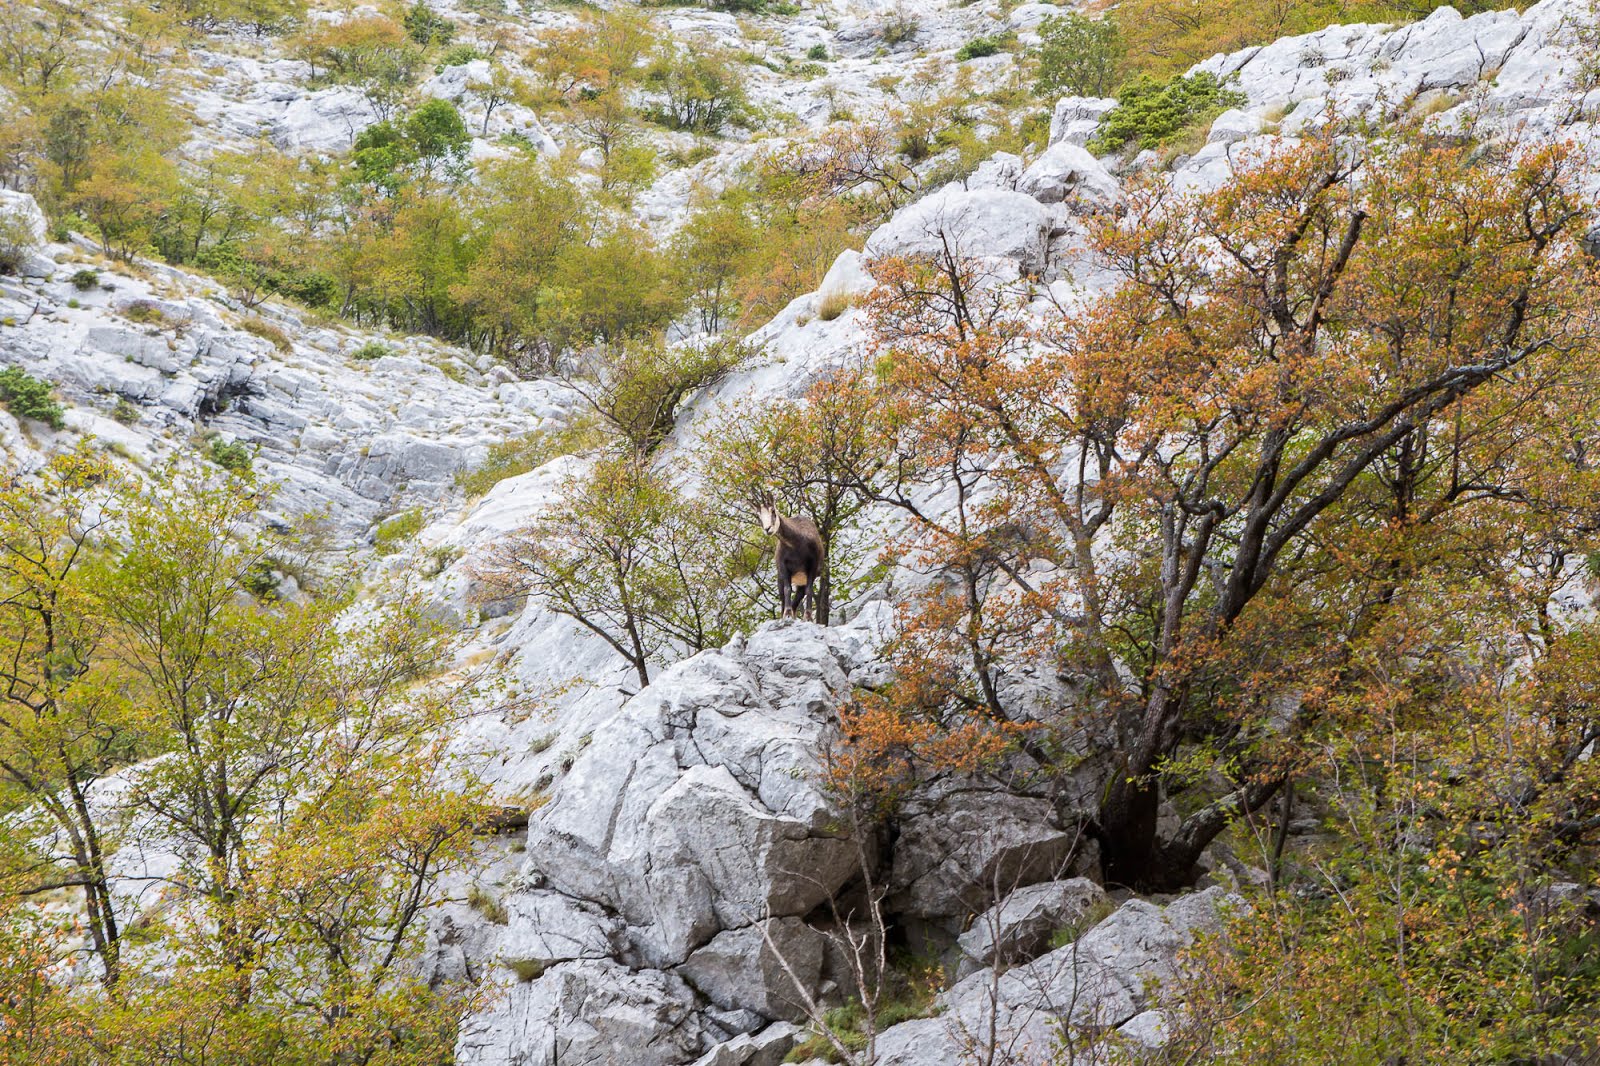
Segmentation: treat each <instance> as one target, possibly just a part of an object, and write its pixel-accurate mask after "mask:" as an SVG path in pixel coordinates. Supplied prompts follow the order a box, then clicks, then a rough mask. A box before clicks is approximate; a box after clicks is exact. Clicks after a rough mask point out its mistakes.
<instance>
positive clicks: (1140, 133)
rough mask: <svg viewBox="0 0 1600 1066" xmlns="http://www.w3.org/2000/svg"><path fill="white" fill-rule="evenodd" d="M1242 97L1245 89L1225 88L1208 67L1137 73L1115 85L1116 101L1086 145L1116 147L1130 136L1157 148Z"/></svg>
mask: <svg viewBox="0 0 1600 1066" xmlns="http://www.w3.org/2000/svg"><path fill="white" fill-rule="evenodd" d="M1245 102H1246V100H1245V96H1244V94H1243V93H1240V92H1237V91H1235V90H1232V89H1229V88H1227V87H1226V86H1225V85H1224V84H1223V83H1222V82H1221V81H1219V80H1218V79H1217V77H1216V75H1214V74H1210V73H1200V74H1195V75H1193V76H1191V77H1178V78H1173V79H1172V80H1170V81H1157V80H1155V79H1154V78H1149V77H1140V78H1136V79H1134V80H1133V81H1130V82H1128V83H1127V84H1126V85H1124V86H1123V87H1122V88H1121V89H1120V90H1118V92H1117V106H1116V108H1115V109H1114V110H1113V111H1112V112H1111V113H1110V114H1109V115H1107V116H1106V118H1105V122H1104V123H1103V124H1102V125H1101V127H1100V134H1099V136H1097V137H1096V138H1095V139H1094V141H1093V142H1091V144H1090V145H1089V148H1090V150H1091V151H1093V152H1094V153H1095V154H1097V155H1104V154H1106V153H1109V152H1115V151H1118V150H1120V149H1121V148H1122V147H1123V146H1124V145H1126V144H1128V143H1129V142H1132V143H1134V144H1136V145H1137V146H1138V147H1140V148H1157V147H1160V146H1161V145H1163V144H1165V143H1166V142H1168V141H1170V140H1173V139H1174V138H1176V137H1178V136H1179V135H1180V134H1182V133H1183V132H1184V131H1185V130H1187V129H1189V128H1190V127H1192V126H1198V125H1199V124H1200V123H1202V122H1207V121H1210V120H1211V119H1213V118H1215V117H1216V116H1217V115H1218V114H1220V113H1222V112H1223V111H1226V110H1227V109H1228V108H1230V107H1236V106H1238V105H1240V104H1243V103H1245Z"/></svg>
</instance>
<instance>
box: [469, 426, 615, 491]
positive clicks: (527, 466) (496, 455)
mask: <svg viewBox="0 0 1600 1066" xmlns="http://www.w3.org/2000/svg"><path fill="white" fill-rule="evenodd" d="M598 430H599V427H598V426H597V425H595V424H594V423H593V422H578V423H575V424H573V425H570V426H567V427H565V428H563V429H559V430H556V431H555V432H547V431H544V430H536V431H535V432H533V433H529V434H527V435H526V436H522V437H513V438H511V439H510V440H504V441H501V442H500V443H499V444H491V445H490V446H489V457H488V458H487V459H485V460H484V461H483V463H482V464H481V465H480V466H478V467H477V469H475V470H470V471H465V470H464V471H462V472H460V473H458V474H457V475H456V484H457V485H459V486H460V487H461V491H463V492H465V493H466V494H467V495H468V496H482V495H484V494H485V493H487V492H488V491H489V490H490V489H492V488H494V487H495V486H496V485H498V484H499V483H500V482H502V481H504V480H505V479H506V478H508V477H516V476H517V475H518V474H526V473H527V472H528V471H530V470H534V469H537V468H538V467H541V466H543V465H544V464H545V463H548V462H549V461H550V460H551V459H554V458H555V457H556V456H558V455H572V454H574V453H576V452H579V451H582V450H583V449H584V448H586V447H589V446H591V445H593V444H594V443H595V435H596V433H597V432H598Z"/></svg>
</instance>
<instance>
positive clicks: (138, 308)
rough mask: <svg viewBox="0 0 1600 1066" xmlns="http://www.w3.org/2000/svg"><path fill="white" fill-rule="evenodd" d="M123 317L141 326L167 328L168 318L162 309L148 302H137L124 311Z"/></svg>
mask: <svg viewBox="0 0 1600 1066" xmlns="http://www.w3.org/2000/svg"><path fill="white" fill-rule="evenodd" d="M122 317H123V318H126V319H127V320H128V321H129V322H137V323H138V324H139V325H141V326H165V325H166V324H167V316H166V314H165V312H163V311H162V310H161V308H159V307H157V306H156V305H155V304H153V303H150V302H149V301H148V300H135V301H134V302H133V303H131V304H129V305H128V306H127V307H124V308H123V309H122Z"/></svg>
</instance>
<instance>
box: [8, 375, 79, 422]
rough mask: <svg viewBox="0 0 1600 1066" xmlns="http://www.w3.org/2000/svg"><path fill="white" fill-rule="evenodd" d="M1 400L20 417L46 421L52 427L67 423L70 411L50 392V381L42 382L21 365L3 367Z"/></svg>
mask: <svg viewBox="0 0 1600 1066" xmlns="http://www.w3.org/2000/svg"><path fill="white" fill-rule="evenodd" d="M0 400H3V401H4V402H5V405H6V409H7V410H8V411H10V412H11V413H12V414H14V415H16V416H17V417H18V418H31V419H34V420H35V421H38V422H43V423H44V424H45V425H47V426H49V427H50V428H51V429H60V428H61V427H62V426H63V425H65V424H66V412H65V411H64V410H63V409H62V407H61V404H60V403H58V402H56V399H55V397H54V396H53V395H51V392H50V383H49V382H48V381H40V380H39V379H38V378H36V377H34V376H33V375H31V374H29V373H28V372H27V371H26V370H23V369H22V368H21V367H19V366H8V367H6V368H5V369H4V370H0Z"/></svg>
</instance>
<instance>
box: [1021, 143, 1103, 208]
mask: <svg viewBox="0 0 1600 1066" xmlns="http://www.w3.org/2000/svg"><path fill="white" fill-rule="evenodd" d="M1017 191H1018V192H1021V193H1026V194H1027V195H1029V196H1031V197H1033V198H1034V199H1035V200H1038V201H1039V202H1040V203H1042V204H1059V203H1071V204H1073V205H1074V206H1077V207H1081V208H1084V209H1086V210H1105V209H1107V208H1111V207H1114V206H1116V203H1117V201H1118V200H1119V199H1120V198H1121V196H1122V190H1121V188H1120V187H1119V186H1118V185H1117V179H1116V178H1113V177H1112V176H1111V172H1110V171H1108V170H1106V168H1105V167H1104V166H1102V165H1101V164H1100V161H1099V160H1098V159H1096V158H1095V157H1094V156H1092V155H1090V154H1089V151H1088V150H1087V149H1085V148H1080V147H1078V146H1077V145H1075V144H1071V143H1069V142H1067V141H1060V142H1058V143H1056V144H1052V145H1051V146H1050V147H1049V148H1047V149H1045V151H1044V153H1043V154H1042V155H1040V156H1039V158H1038V159H1035V160H1034V161H1033V162H1032V163H1031V164H1030V165H1029V166H1028V169H1027V170H1025V171H1023V172H1022V177H1021V178H1020V179H1019V180H1018V181H1017Z"/></svg>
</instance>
